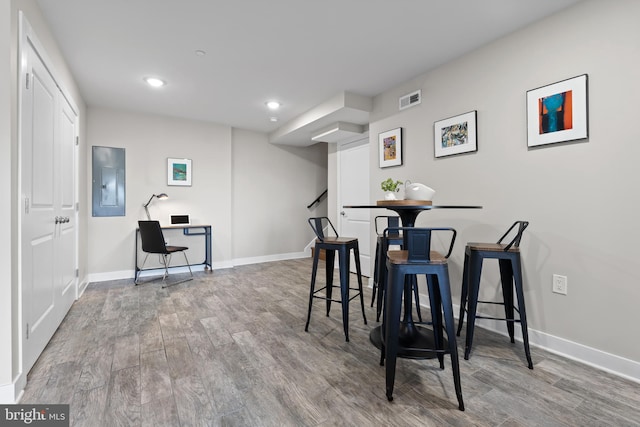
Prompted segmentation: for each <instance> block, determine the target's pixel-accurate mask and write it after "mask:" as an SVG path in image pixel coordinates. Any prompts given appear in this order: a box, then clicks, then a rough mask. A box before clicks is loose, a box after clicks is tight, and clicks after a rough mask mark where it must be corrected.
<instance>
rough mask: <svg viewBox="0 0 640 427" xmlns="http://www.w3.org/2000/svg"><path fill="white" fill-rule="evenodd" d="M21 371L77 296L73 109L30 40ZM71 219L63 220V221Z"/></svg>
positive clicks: (26, 53) (24, 112) (24, 122)
mask: <svg viewBox="0 0 640 427" xmlns="http://www.w3.org/2000/svg"><path fill="white" fill-rule="evenodd" d="M21 54H22V58H23V61H24V63H23V64H24V66H25V68H23V71H26V73H27V74H28V77H25V78H24V79H21V81H22V82H24V85H21V88H20V90H21V108H20V120H21V139H20V149H21V153H20V160H21V161H20V167H21V191H22V198H23V207H22V212H21V213H22V215H21V248H22V263H21V279H22V280H21V283H22V315H23V316H22V318H23V322H24V323H23V327H24V329H23V331H24V333H23V341H22V342H23V346H22V349H23V354H22V361H23V372H28V371H29V370H30V369H31V367H32V366H33V364H34V363H35V361H36V360H37V358H38V356H39V355H40V353H41V352H42V350H43V349H44V347H45V346H46V344H47V343H48V342H49V340H50V339H51V337H52V336H53V333H54V332H55V330H56V329H57V327H58V325H60V322H62V319H63V318H64V316H65V315H66V313H67V311H68V310H69V307H70V306H71V304H72V303H73V300H74V299H75V286H73V285H74V284H75V282H76V280H75V266H76V236H75V224H76V215H75V176H76V175H75V174H76V172H75V171H76V166H75V139H76V138H75V137H76V134H77V130H76V129H77V128H76V126H77V125H76V114H75V113H74V112H73V109H72V108H71V107H70V106H69V104H68V103H67V101H66V100H65V98H64V96H63V95H62V93H61V92H60V90H59V89H58V87H57V86H56V83H55V81H54V79H53V77H52V75H51V74H50V72H49V70H48V69H47V68H46V66H45V64H44V62H43V61H42V59H41V58H40V56H39V55H38V53H37V52H36V50H35V49H34V48H33V46H32V45H31V44H29V45H28V46H27V47H25V48H24V49H23V51H22V52H21ZM67 218H68V220H67Z"/></svg>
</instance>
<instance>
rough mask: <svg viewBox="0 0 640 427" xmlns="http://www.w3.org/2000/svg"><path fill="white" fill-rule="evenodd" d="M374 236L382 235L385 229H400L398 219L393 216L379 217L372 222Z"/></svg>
mask: <svg viewBox="0 0 640 427" xmlns="http://www.w3.org/2000/svg"><path fill="white" fill-rule="evenodd" d="M374 221H375V222H374V224H375V228H376V234H382V232H383V231H384V229H385V228H389V227H391V228H398V227H400V217H399V216H393V215H379V216H377V217H376V218H375V220H374Z"/></svg>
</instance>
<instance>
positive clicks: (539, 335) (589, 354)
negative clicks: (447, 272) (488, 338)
mask: <svg viewBox="0 0 640 427" xmlns="http://www.w3.org/2000/svg"><path fill="white" fill-rule="evenodd" d="M427 300H428V298H427ZM421 301H422V300H421ZM420 306H423V304H420ZM427 308H428V307H427ZM453 312H454V313H456V314H457V313H459V312H460V306H459V305H457V306H454V307H453ZM456 320H458V318H457V317H456ZM476 326H478V327H481V328H484V329H487V330H490V331H493V332H496V333H498V334H500V335H504V336H508V332H507V327H506V325H505V322H504V321H499V320H493V319H476ZM463 332H464V331H463ZM514 337H515V339H516V340H517V341H519V342H522V331H521V330H520V328H519V326H517V325H516V327H515V331H514ZM529 345H530V346H534V347H538V348H541V349H543V350H546V351H549V352H551V353H554V354H557V355H560V356H563V357H566V358H567V359H571V360H574V361H576V362H580V363H584V364H586V365H589V366H592V367H594V368H597V369H600V370H602V371H606V372H609V373H611V374H614V375H617V376H619V377H622V378H626V379H628V380H630V381H634V382H637V383H640V362H636V361H634V360H630V359H626V358H624V357H620V356H617V355H615V354H611V353H607V352H605V351H602V350H598V349H596V348H593V347H588V346H586V345H583V344H579V343H576V342H573V341H569V340H566V339H564V338H560V337H556V336H554V335H550V334H547V333H545V332H541V331H537V330H535V329H531V328H529ZM533 362H534V363H535V360H534V361H533Z"/></svg>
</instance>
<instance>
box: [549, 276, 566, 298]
mask: <svg viewBox="0 0 640 427" xmlns="http://www.w3.org/2000/svg"><path fill="white" fill-rule="evenodd" d="M552 291H553V292H555V293H556V294H562V295H567V276H561V275H559V274H554V275H553V288H552Z"/></svg>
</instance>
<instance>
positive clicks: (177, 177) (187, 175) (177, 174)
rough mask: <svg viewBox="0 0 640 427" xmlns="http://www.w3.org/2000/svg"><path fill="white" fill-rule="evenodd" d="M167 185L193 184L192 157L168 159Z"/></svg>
mask: <svg viewBox="0 0 640 427" xmlns="http://www.w3.org/2000/svg"><path fill="white" fill-rule="evenodd" d="M167 185H182V186H191V159H172V158H168V159H167Z"/></svg>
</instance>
